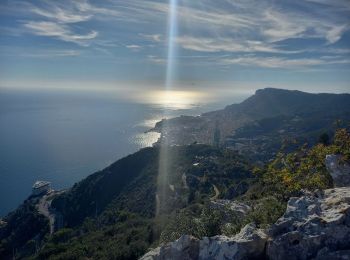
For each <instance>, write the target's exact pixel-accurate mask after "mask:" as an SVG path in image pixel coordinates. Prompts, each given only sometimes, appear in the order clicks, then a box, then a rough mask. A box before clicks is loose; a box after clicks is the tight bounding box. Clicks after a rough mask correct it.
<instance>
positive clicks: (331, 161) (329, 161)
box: [325, 154, 350, 187]
mask: <svg viewBox="0 0 350 260" xmlns="http://www.w3.org/2000/svg"><path fill="white" fill-rule="evenodd" d="M325 162H326V166H327V170H328V172H329V173H330V175H331V176H332V179H333V183H334V186H335V187H345V186H350V165H348V164H346V163H342V162H341V156H340V155H333V154H332V155H327V156H326V161H325Z"/></svg>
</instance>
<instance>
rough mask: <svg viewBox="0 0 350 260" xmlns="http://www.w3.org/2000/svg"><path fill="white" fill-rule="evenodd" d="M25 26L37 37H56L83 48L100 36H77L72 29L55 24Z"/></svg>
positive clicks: (28, 24) (90, 34) (38, 23)
mask: <svg viewBox="0 0 350 260" xmlns="http://www.w3.org/2000/svg"><path fill="white" fill-rule="evenodd" d="M24 26H25V27H26V28H27V29H29V31H30V32H31V33H33V34H35V35H39V36H49V37H55V38H57V39H60V40H62V41H66V42H74V43H76V44H79V45H82V46H88V45H89V43H88V40H91V39H94V38H96V36H97V35H98V32H96V31H91V32H89V33H87V34H75V33H74V32H72V31H71V28H70V27H68V26H66V25H63V24H58V23H54V22H34V21H30V22H27V23H25V24H24Z"/></svg>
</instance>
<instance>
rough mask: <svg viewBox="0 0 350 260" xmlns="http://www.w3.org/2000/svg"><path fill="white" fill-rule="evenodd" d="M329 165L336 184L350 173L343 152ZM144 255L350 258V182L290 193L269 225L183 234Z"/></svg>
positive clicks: (274, 259)
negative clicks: (198, 235)
mask: <svg viewBox="0 0 350 260" xmlns="http://www.w3.org/2000/svg"><path fill="white" fill-rule="evenodd" d="M326 165H327V168H328V170H329V173H330V174H331V175H332V177H333V178H334V183H335V185H337V184H338V185H340V183H338V182H339V180H344V178H346V177H348V172H347V170H348V167H349V165H347V164H344V163H341V161H340V160H339V157H337V156H333V155H328V156H327V158H326ZM345 183H346V182H345ZM141 259H144V260H151V259H152V260H153V259H157V260H158V259H203V260H206V259H236V260H239V259H271V260H280V259H281V260H286V259H295V260H299V259H300V260H303V259H350V187H349V186H346V187H336V188H333V189H327V190H323V191H321V190H319V191H316V192H308V191H304V194H303V195H302V196H300V197H292V198H290V199H289V201H288V205H287V209H286V211H285V213H284V215H283V216H282V217H281V218H279V219H278V220H277V221H276V223H275V224H273V225H272V226H271V227H270V228H268V229H267V230H263V229H258V228H256V227H255V225H254V224H248V225H246V226H245V227H244V228H243V229H242V230H241V231H240V233H239V234H237V235H235V236H233V237H227V236H214V237H204V238H202V239H201V240H199V239H196V238H194V237H191V236H187V235H183V236H182V237H180V238H179V239H178V240H176V241H174V242H170V243H168V244H166V245H163V246H161V247H158V248H156V249H154V250H151V251H150V252H148V253H147V254H146V255H144V256H143V257H142V258H141Z"/></svg>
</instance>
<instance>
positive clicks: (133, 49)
mask: <svg viewBox="0 0 350 260" xmlns="http://www.w3.org/2000/svg"><path fill="white" fill-rule="evenodd" d="M125 47H126V48H128V49H129V50H132V51H139V50H141V49H142V46H140V45H137V44H129V45H126V46H125Z"/></svg>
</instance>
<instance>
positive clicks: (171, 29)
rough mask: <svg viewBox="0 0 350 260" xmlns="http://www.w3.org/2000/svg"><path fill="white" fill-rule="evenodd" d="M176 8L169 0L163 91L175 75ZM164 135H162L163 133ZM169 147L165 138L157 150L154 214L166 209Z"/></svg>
mask: <svg viewBox="0 0 350 260" xmlns="http://www.w3.org/2000/svg"><path fill="white" fill-rule="evenodd" d="M177 8H178V0H170V2H169V18H168V57H167V70H166V81H165V91H167V92H169V93H170V92H171V90H172V88H173V85H174V81H175V76H176V60H175V56H176V37H177V30H178V28H177ZM164 118H167V112H166V110H165V111H164ZM166 131H167V126H166V125H163V127H162V135H163V134H164V133H165V132H166ZM163 136H164V135H163ZM169 149H170V147H169V146H168V144H167V142H166V140H165V142H163V141H161V144H160V150H159V166H158V167H159V168H158V179H157V195H156V216H158V215H160V214H161V213H162V211H164V210H166V209H165V205H166V200H167V191H168V189H169V183H168V175H169V161H170V159H171V158H169V153H170V152H169Z"/></svg>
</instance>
